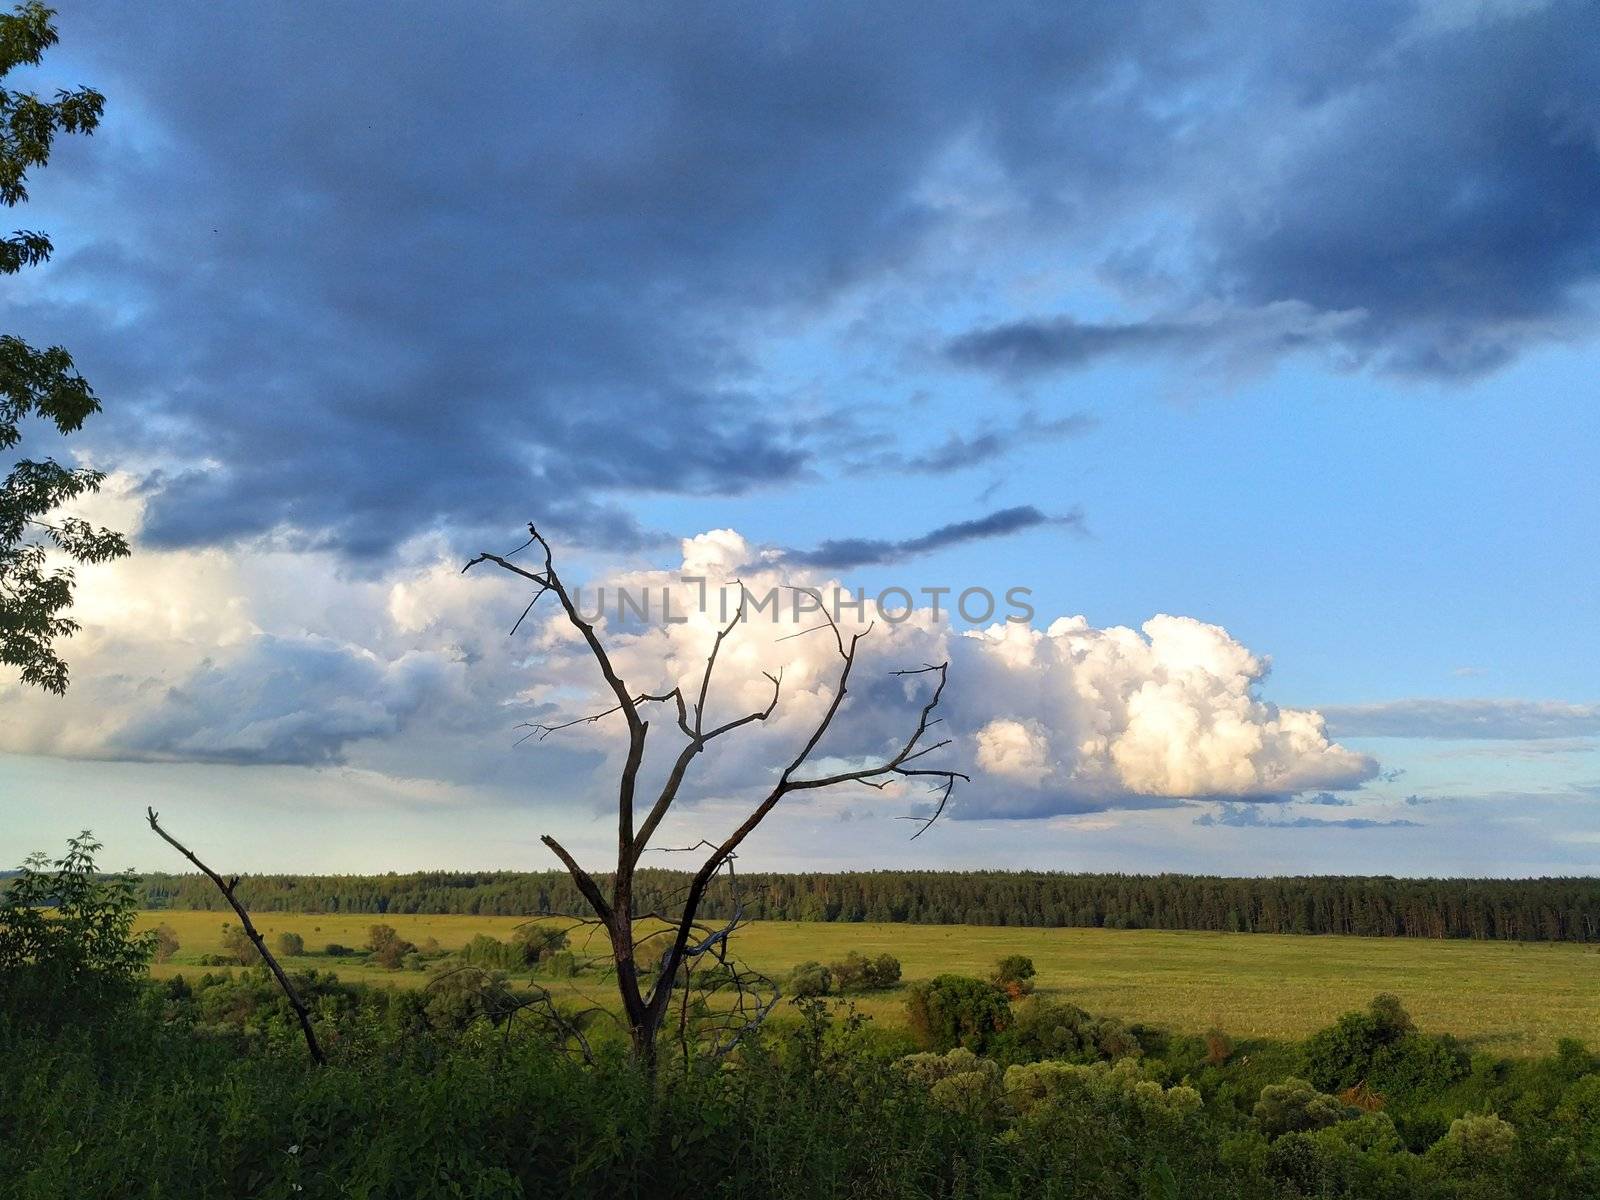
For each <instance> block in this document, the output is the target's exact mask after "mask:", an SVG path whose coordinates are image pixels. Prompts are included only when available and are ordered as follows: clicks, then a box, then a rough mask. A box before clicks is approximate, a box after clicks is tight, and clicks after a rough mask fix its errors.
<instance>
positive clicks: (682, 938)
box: [462, 525, 967, 1071]
mask: <svg viewBox="0 0 1600 1200" xmlns="http://www.w3.org/2000/svg"><path fill="white" fill-rule="evenodd" d="M528 535H529V536H528V540H527V541H526V542H524V543H523V544H522V545H521V546H519V547H517V549H516V550H513V551H511V553H510V554H506V555H498V554H488V553H484V554H479V555H478V556H477V557H476V558H474V559H472V560H471V561H470V562H468V563H467V565H466V566H465V567H463V568H462V570H463V571H468V570H471V569H472V568H473V567H475V566H477V565H478V564H479V563H484V562H489V563H494V564H495V565H496V566H498V567H500V568H502V569H503V570H505V571H509V572H510V573H512V574H513V575H518V576H521V577H522V578H524V579H526V580H528V581H529V582H531V583H533V584H534V585H535V591H534V594H533V598H532V599H531V600H530V601H529V602H528V607H527V608H526V609H524V610H523V613H522V617H519V618H518V619H517V625H514V626H513V627H512V632H513V633H514V632H516V628H517V626H518V625H521V623H522V619H523V618H525V617H526V616H527V615H528V613H529V612H530V611H532V609H533V606H534V605H535V604H537V603H538V602H539V600H540V598H541V597H543V596H544V595H545V593H546V592H549V593H552V594H554V596H555V597H556V599H557V601H558V602H559V603H560V605H561V608H562V612H563V613H564V614H565V616H566V619H567V621H568V622H569V623H570V624H571V625H572V626H573V628H575V629H576V630H577V631H578V632H579V634H581V635H582V637H583V639H584V642H585V643H586V645H587V646H588V649H589V652H590V654H591V655H592V656H593V657H594V660H595V662H596V664H597V665H598V666H599V668H600V674H601V676H602V678H603V679H604V680H605V683H606V686H607V687H608V688H609V689H610V691H611V694H612V696H613V697H614V698H615V699H616V703H615V704H613V705H612V706H611V707H609V708H607V709H605V710H603V711H602V712H598V713H594V714H592V715H589V716H583V717H577V718H575V719H573V720H571V721H567V722H564V723H561V724H557V725H536V726H534V727H533V729H534V731H535V732H537V733H539V734H540V736H541V737H544V736H547V735H549V734H551V733H554V732H556V731H558V730H561V729H568V728H571V727H572V726H574V725H580V724H591V723H593V722H595V721H599V720H600V719H602V718H604V717H607V716H611V715H613V714H615V713H619V712H620V713H621V714H622V715H623V718H624V720H625V721H626V722H627V728H628V752H627V755H626V758H625V759H624V762H623V766H622V771H621V775H620V777H619V779H618V787H617V869H616V875H615V877H614V882H613V885H612V890H611V895H610V896H609V897H607V896H605V895H604V894H603V893H602V892H601V890H600V887H599V885H598V883H597V882H596V880H595V879H594V877H593V876H592V875H590V874H589V873H588V872H587V871H585V870H584V869H583V868H582V867H581V866H580V865H579V864H578V862H577V860H576V859H575V858H573V856H572V855H571V854H570V853H568V852H567V850H566V848H565V847H563V846H562V845H561V844H560V843H559V842H557V841H556V839H555V838H553V837H550V836H549V835H546V836H545V837H544V838H543V839H542V840H543V841H544V844H545V845H546V846H548V847H550V850H551V851H552V852H553V853H554V854H555V855H556V857H557V858H559V859H560V860H561V863H562V865H563V866H565V867H566V869H567V872H568V873H569V874H570V875H571V876H572V879H573V882H574V883H576V884H577V887H578V890H579V892H580V893H582V895H583V897H584V899H585V900H586V901H587V902H588V903H589V906H590V907H591V908H592V909H593V910H594V913H595V916H596V917H597V918H598V920H599V922H600V924H601V925H602V926H603V927H604V928H605V930H606V933H607V936H608V937H609V938H610V941H611V952H612V961H613V964H614V966H615V969H616V977H617V992H618V995H619V997H620V999H621V1001H622V1009H623V1015H624V1019H625V1020H626V1022H627V1025H628V1031H629V1037H630V1040H631V1044H632V1047H633V1054H634V1057H635V1058H636V1059H637V1060H638V1061H639V1062H640V1063H641V1064H642V1065H643V1066H644V1067H645V1068H646V1069H647V1070H650V1071H653V1070H654V1069H655V1066H656V1061H657V1037H658V1034H659V1032H660V1029H661V1026H662V1023H663V1021H664V1020H665V1018H666V1015H667V1012H668V1010H669V1007H670V1004H671V1000H672V993H673V990H674V988H675V986H676V982H677V978H678V974H679V972H680V971H682V972H684V974H685V975H686V976H687V975H688V973H689V972H690V971H691V970H692V968H693V965H694V963H695V962H696V961H698V960H699V959H701V958H702V957H703V956H705V955H708V954H714V955H716V957H717V958H718V960H719V961H722V962H724V963H725V962H726V958H725V955H726V951H727V941H728V935H729V934H730V933H732V932H733V929H734V928H735V927H736V926H737V925H738V923H739V921H738V918H737V916H736V917H735V919H734V921H733V922H731V923H730V924H728V925H727V926H725V927H723V928H721V929H717V930H704V928H703V927H702V926H700V925H699V923H698V914H699V911H700V906H701V904H702V902H703V901H704V900H705V895H706V889H707V888H708V887H709V886H710V884H711V883H712V881H713V880H714V879H715V878H716V877H717V874H718V873H719V872H720V871H722V870H723V869H724V868H725V867H726V868H728V869H729V870H730V871H731V869H732V862H733V859H734V858H735V857H736V854H737V851H738V848H739V846H740V844H741V843H742V842H743V841H744V839H745V838H746V837H748V836H749V835H750V833H751V832H752V831H754V830H755V828H756V827H757V826H758V825H760V824H761V822H762V821H763V820H764V819H765V818H766V816H767V814H768V813H770V812H771V811H772V809H773V808H774V807H776V806H777V804H778V803H779V801H781V800H782V799H783V798H784V797H785V796H787V795H789V794H790V793H793V792H800V791H814V790H817V789H820V788H828V787H833V786H835V785H837V784H843V783H858V784H864V785H866V786H867V787H874V788H880V789H881V788H883V787H886V786H887V785H888V784H889V783H890V782H892V781H894V780H896V779H910V778H931V779H933V780H935V781H937V783H938V785H939V789H938V790H940V792H941V795H940V798H939V803H938V806H937V808H936V809H935V811H934V813H933V815H932V816H931V817H928V818H926V819H924V820H923V821H922V826H921V828H920V829H918V830H917V832H916V833H915V834H913V835H912V836H913V837H917V836H920V835H921V834H922V832H923V831H924V830H926V829H927V828H928V826H930V825H932V824H933V822H934V821H935V820H937V819H938V818H939V816H940V814H942V813H943V812H944V809H945V805H946V804H948V803H949V800H950V795H951V792H952V791H953V789H954V787H955V781H956V780H957V779H962V780H965V779H966V778H967V776H965V775H963V774H962V773H960V772H958V771H951V770H944V769H936V768H930V767H922V766H913V765H912V764H913V763H915V762H917V760H920V759H922V758H923V756H925V755H927V754H931V753H933V752H934V751H936V750H939V749H941V748H942V747H944V746H947V745H949V744H950V743H949V739H944V740H941V741H937V742H932V743H930V744H928V745H922V739H923V738H924V737H925V736H926V734H927V732H928V730H929V728H930V727H931V726H932V725H933V724H934V723H935V722H934V720H933V718H932V714H933V711H934V709H936V708H937V707H938V705H939V701H940V698H941V697H942V696H943V694H944V687H945V682H946V678H947V674H948V670H949V664H948V663H940V664H938V665H932V664H930V665H927V666H923V667H919V668H916V669H914V670H909V671H896V672H894V674H896V675H900V676H913V675H929V676H931V677H933V678H934V679H935V680H936V682H935V684H934V687H933V691H932V695H931V696H930V698H929V699H928V700H927V702H926V703H925V704H924V705H923V707H922V710H921V714H920V716H919V718H918V720H917V723H916V727H915V729H914V730H913V731H912V733H911V735H910V737H908V738H907V739H906V741H905V743H904V745H903V746H902V747H901V748H900V749H899V750H898V751H897V752H896V753H894V754H892V755H890V756H889V757H887V758H886V759H884V760H882V761H881V762H878V763H875V764H873V765H871V766H868V767H863V768H860V769H857V770H852V771H838V772H833V773H831V774H824V775H818V776H813V777H805V776H802V775H801V774H800V772H801V771H802V769H803V768H804V767H805V765H806V763H807V762H808V761H809V760H810V758H811V756H812V754H813V753H814V752H815V751H816V749H817V747H818V745H819V743H821V741H822V738H823V735H824V734H825V733H827V731H828V729H829V727H830V726H831V725H832V724H833V721H834V718H835V717H836V716H837V715H838V713H839V710H840V708H841V706H842V705H843V704H844V699H845V696H846V694H847V692H848V690H849V687H848V685H849V681H850V674H851V671H852V670H853V669H854V667H855V661H856V650H857V647H858V646H859V645H860V642H861V639H862V638H863V637H864V636H866V634H865V633H858V634H854V635H852V636H851V637H850V639H849V640H848V642H847V641H846V639H845V637H844V635H843V634H842V633H841V632H840V630H839V627H838V625H837V624H836V623H835V622H834V621H833V619H832V618H831V617H830V616H829V615H828V613H827V612H826V610H825V608H824V609H823V610H822V611H821V615H822V617H823V618H824V620H825V621H826V624H825V625H820V626H817V628H816V630H811V631H808V632H817V631H820V630H822V629H827V630H829V631H831V633H832V636H833V639H834V644H835V646H836V648H837V649H838V652H839V659H840V667H839V673H838V677H837V681H836V683H835V685H834V691H833V698H832V700H831V702H830V703H829V705H828V708H827V711H826V712H825V713H824V715H823V717H822V719H821V720H820V721H819V722H818V723H817V725H816V726H815V728H814V729H813V730H812V731H811V734H810V736H809V737H808V738H807V740H806V742H805V745H804V746H803V747H802V748H801V749H800V751H799V753H798V754H796V755H795V756H794V758H793V759H792V760H791V761H790V762H789V764H788V765H787V766H786V767H785V768H784V769H783V772H782V774H781V775H780V776H779V778H778V782H777V783H776V784H775V785H774V786H773V787H772V788H771V790H770V791H768V793H767V794H766V796H765V797H763V798H762V799H761V800H760V801H759V802H758V803H757V804H756V805H755V807H754V808H753V809H752V811H751V812H750V815H749V816H748V817H746V818H745V820H744V821H743V822H742V823H741V824H740V825H739V827H738V828H737V829H735V830H734V831H733V832H732V833H731V834H729V835H728V836H727V837H726V838H724V839H723V840H722V841H721V842H715V843H714V842H704V843H701V844H702V845H704V846H706V847H707V848H709V849H710V851H711V853H710V854H709V855H708V856H707V858H706V859H705V860H704V862H703V863H701V865H700V867H699V869H698V870H697V871H696V872H695V873H694V875H693V877H692V878H691V880H690V883H689V888H688V892H687V895H686V897H685V899H684V903H683V907H682V910H681V911H680V912H679V913H678V914H677V915H676V916H674V917H666V918H663V919H665V920H666V921H667V922H668V925H669V927H671V929H672V933H671V939H672V940H671V944H670V947H669V948H668V950H667V951H666V953H665V954H664V955H663V957H662V962H661V968H660V972H659V974H658V975H657V977H656V979H655V982H654V983H653V984H652V985H651V986H650V988H649V989H648V991H647V990H645V989H644V988H643V987H642V986H641V983H640V979H639V973H638V966H637V959H636V955H635V945H636V943H635V941H634V922H635V920H636V919H637V918H638V917H639V915H640V914H638V913H637V912H636V910H635V907H634V886H633V885H634V871H635V869H636V868H637V866H638V864H639V859H640V857H641V856H642V855H643V853H644V851H645V850H646V849H647V848H648V847H649V844H650V839H651V837H652V836H653V835H654V834H655V832H656V829H657V828H658V827H659V826H660V824H661V822H662V820H663V819H664V818H665V817H666V815H667V813H668V811H669V810H670V809H671V807H672V804H673V802H674V801H675V800H676V799H677V796H678V792H679V789H680V788H681V787H682V785H683V781H684V778H685V777H686V775H687V774H688V771H689V768H690V767H691V766H692V765H693V763H694V760H695V759H696V758H697V757H698V756H699V755H700V754H701V752H703V751H704V750H705V749H706V747H707V745H708V744H709V743H710V742H712V741H714V740H715V739H717V738H719V737H722V736H723V735H725V734H728V733H732V732H733V731H734V730H736V729H739V728H742V727H743V726H745V725H749V724H751V723H753V722H756V721H765V720H766V719H767V718H768V717H770V716H771V715H772V713H773V711H774V710H775V709H776V708H777V705H778V697H779V693H780V692H781V691H782V687H783V681H782V675H781V672H780V674H778V675H770V674H769V675H767V679H769V680H770V681H771V682H772V699H771V701H770V702H769V703H768V704H767V706H766V708H764V709H761V710H759V711H756V712H750V713H746V714H745V715H743V716H741V717H738V718H735V719H733V720H731V721H727V722H725V723H724V724H721V725H717V726H713V727H712V728H709V729H708V728H706V725H705V719H706V711H707V707H708V701H709V697H710V692H711V680H712V675H713V673H714V672H715V669H716V664H717V655H718V652H719V651H720V650H721V649H722V643H723V641H724V640H726V638H727V637H728V636H729V635H730V634H731V633H732V632H733V630H734V627H735V626H736V625H738V624H739V623H740V622H741V621H742V620H743V619H744V616H745V610H746V605H747V600H748V597H747V595H746V593H745V591H744V588H743V585H740V601H739V606H738V611H736V612H735V613H734V615H733V617H732V619H731V620H729V621H728V623H727V624H726V625H725V626H724V627H722V628H721V629H720V630H719V631H718V632H717V635H716V639H715V641H714V642H713V643H712V646H711V650H710V653H709V654H707V656H706V665H705V670H704V672H703V673H702V675H701V679H700V688H699V692H698V695H697V697H696V698H695V699H694V700H693V701H692V702H691V701H690V700H689V699H688V698H686V697H685V695H684V692H683V688H682V687H681V686H677V687H673V688H671V689H670V690H668V691H666V692H663V693H661V694H660V695H651V694H648V693H637V694H636V693H634V692H632V691H631V690H630V689H629V688H628V686H627V684H626V683H625V682H624V681H623V680H622V679H621V678H620V677H619V676H618V674H617V672H616V669H615V668H614V666H613V665H612V662H611V658H610V655H609V654H608V653H607V652H606V649H605V646H604V644H603V643H602V642H601V640H600V637H599V635H598V634H597V633H596V632H595V629H594V626H593V625H591V624H590V623H589V622H587V621H585V620H584V619H583V617H582V616H581V615H580V614H579V612H578V608H577V605H576V604H575V603H574V602H573V600H572V597H571V595H570V594H569V593H568V591H567V588H566V585H565V584H564V583H563V582H562V580H561V577H560V576H559V575H558V574H557V572H556V569H555V563H554V556H553V554H552V551H551V549H550V544H549V543H548V542H547V541H546V540H545V539H544V537H543V536H542V535H540V533H539V531H538V530H537V529H535V528H534V527H533V526H532V525H529V526H528ZM534 545H538V546H539V547H540V548H541V549H542V550H543V552H544V567H543V569H542V570H528V569H526V568H524V567H522V566H519V565H517V564H515V563H513V562H511V561H510V559H511V558H512V557H513V556H514V555H516V554H519V553H521V552H522V551H523V550H526V549H528V548H529V547H531V546H534ZM813 595H814V593H813ZM817 599H818V601H819V604H820V597H817ZM866 632H870V629H869V630H867V631H866ZM646 704H661V705H668V704H670V705H672V709H671V710H670V711H672V712H673V713H674V715H675V716H676V723H677V729H678V731H679V733H681V734H682V735H683V738H684V744H683V745H682V747H681V748H680V749H679V751H678V754H677V757H676V758H675V760H674V761H673V765H672V768H671V770H670V771H669V772H668V774H667V779H666V782H665V783H664V784H663V785H662V789H661V791H660V793H659V794H658V795H657V796H656V798H655V800H654V802H653V803H652V805H651V807H650V810H649V812H648V813H647V814H646V816H645V819H644V821H643V822H642V823H639V824H636V823H635V819H634V818H635V813H634V801H635V798H636V792H637V783H638V776H639V769H640V767H641V765H642V764H643V762H644V753H645V739H646V736H647V734H648V733H649V729H650V724H649V722H648V721H647V720H646V719H645V718H644V716H643V715H642V712H641V709H642V707H643V706H644V705H646ZM698 848H699V847H693V849H698ZM653 915H659V914H653ZM697 931H700V932H702V933H703V936H702V937H700V938H698V939H696V937H695V935H696V932H697ZM770 1007H771V1005H770V1004H768V1005H767V1006H765V1008H761V1009H760V1010H759V1014H758V1016H757V1018H756V1019H757V1020H758V1021H759V1019H760V1017H762V1016H765V1013H766V1011H768V1010H769V1009H770Z"/></svg>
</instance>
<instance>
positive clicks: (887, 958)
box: [828, 950, 900, 994]
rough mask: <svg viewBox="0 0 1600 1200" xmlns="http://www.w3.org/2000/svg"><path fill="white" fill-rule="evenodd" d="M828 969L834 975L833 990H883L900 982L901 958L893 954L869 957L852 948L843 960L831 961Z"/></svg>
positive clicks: (844, 991)
mask: <svg viewBox="0 0 1600 1200" xmlns="http://www.w3.org/2000/svg"><path fill="white" fill-rule="evenodd" d="M828 971H829V973H830V974H831V975H832V977H833V990H834V991H836V992H839V993H841V994H842V993H847V992H876V991H883V990H884V989H886V988H892V987H894V986H895V985H896V984H897V983H899V982H900V960H899V959H898V958H896V957H895V956H894V955H892V954H880V955H878V956H877V957H876V958H868V957H867V956H866V955H865V954H862V953H860V952H859V951H856V950H852V951H850V953H848V954H846V955H845V956H844V958H843V959H842V960H841V961H839V962H835V963H829V964H828Z"/></svg>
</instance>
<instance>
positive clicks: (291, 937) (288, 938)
mask: <svg viewBox="0 0 1600 1200" xmlns="http://www.w3.org/2000/svg"><path fill="white" fill-rule="evenodd" d="M305 952H306V940H305V938H303V937H301V936H300V935H299V934H298V933H291V932H290V931H289V930H287V929H285V930H284V931H283V932H282V933H280V934H279V935H278V953H279V954H281V955H283V956H284V957H285V958H299V957H300V956H301V955H302V954H304V953H305Z"/></svg>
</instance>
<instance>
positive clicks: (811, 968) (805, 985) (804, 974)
mask: <svg viewBox="0 0 1600 1200" xmlns="http://www.w3.org/2000/svg"><path fill="white" fill-rule="evenodd" d="M788 983H789V987H788V992H789V995H790V996H792V997H794V998H795V999H796V1000H805V999H810V998H812V997H815V996H826V995H827V994H828V993H829V992H831V991H833V972H832V971H830V970H828V968H827V967H825V966H823V965H822V964H821V963H819V962H803V963H801V964H800V965H799V966H798V967H796V968H795V969H794V970H792V971H790V972H789V981H788Z"/></svg>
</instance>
